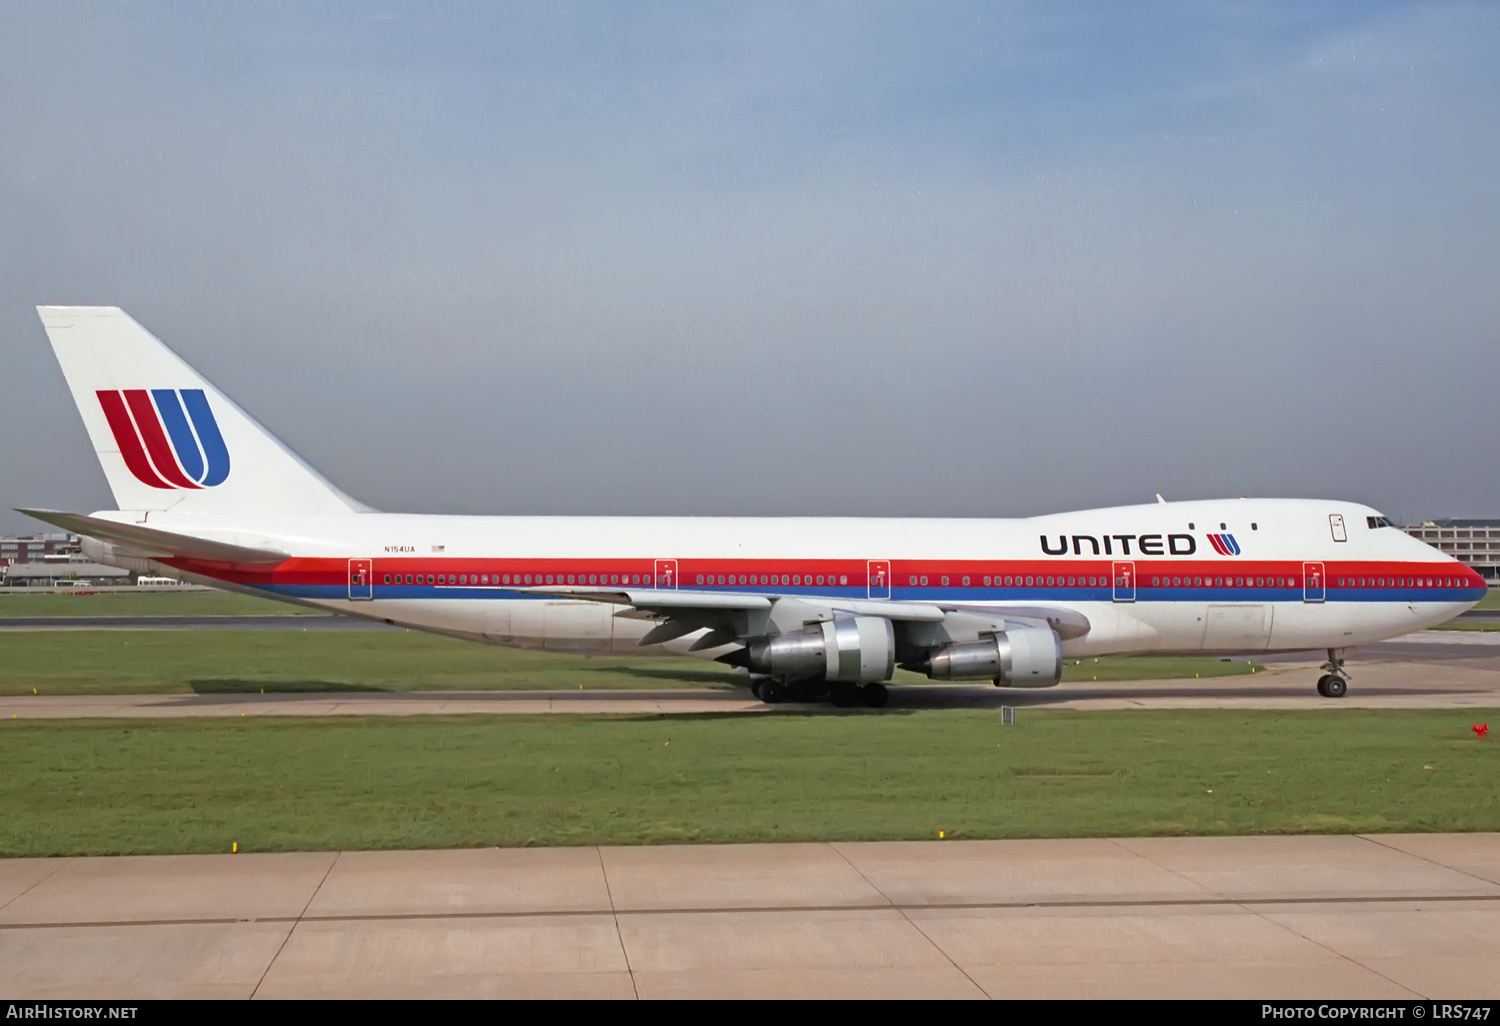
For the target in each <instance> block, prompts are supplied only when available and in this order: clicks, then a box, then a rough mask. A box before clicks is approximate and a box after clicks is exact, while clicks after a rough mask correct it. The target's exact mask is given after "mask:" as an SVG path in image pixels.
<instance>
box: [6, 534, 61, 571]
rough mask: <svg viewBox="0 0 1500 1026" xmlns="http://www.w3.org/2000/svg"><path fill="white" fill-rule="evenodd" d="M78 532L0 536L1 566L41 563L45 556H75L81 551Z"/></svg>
mask: <svg viewBox="0 0 1500 1026" xmlns="http://www.w3.org/2000/svg"><path fill="white" fill-rule="evenodd" d="M79 551H80V549H79V546H78V535H76V534H21V535H10V536H7V537H3V538H0V566H10V565H11V564H12V563H33V562H36V563H39V562H41V560H42V557H43V556H73V555H77V554H78V553H79Z"/></svg>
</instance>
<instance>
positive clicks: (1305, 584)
mask: <svg viewBox="0 0 1500 1026" xmlns="http://www.w3.org/2000/svg"><path fill="white" fill-rule="evenodd" d="M1327 593H1328V583H1327V581H1326V580H1325V579H1324V577H1323V564H1322V563H1303V564H1302V601H1303V602H1322V601H1323V598H1324V596H1325V595H1327Z"/></svg>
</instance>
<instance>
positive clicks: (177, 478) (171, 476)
mask: <svg viewBox="0 0 1500 1026" xmlns="http://www.w3.org/2000/svg"><path fill="white" fill-rule="evenodd" d="M125 401H126V402H127V403H129V404H130V412H131V413H133V414H135V424H136V427H138V428H140V431H141V438H142V440H144V441H145V443H146V451H147V452H148V453H150V454H151V462H152V463H154V464H156V472H157V473H158V474H160V475H161V476H162V477H164V478H166V479H167V480H168V481H170V482H171V483H172V484H174V485H176V486H177V487H178V488H197V487H198V485H197V483H196V482H194V481H192V480H190V479H189V478H188V476H187V475H186V474H184V473H183V472H182V468H181V467H179V466H178V465H177V457H176V456H175V455H173V453H172V444H171V443H170V442H168V441H167V433H166V432H165V431H163V430H162V427H161V418H160V417H158V416H157V414H156V407H155V405H153V404H152V402H151V395H150V394H149V393H148V392H147V391H146V390H145V389H144V388H127V389H126V390H125Z"/></svg>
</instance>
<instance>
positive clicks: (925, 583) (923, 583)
mask: <svg viewBox="0 0 1500 1026" xmlns="http://www.w3.org/2000/svg"><path fill="white" fill-rule="evenodd" d="M922 587H924V588H925V587H927V575H926V574H923V575H922Z"/></svg>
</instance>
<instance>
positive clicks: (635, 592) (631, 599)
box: [514, 586, 1089, 650]
mask: <svg viewBox="0 0 1500 1026" xmlns="http://www.w3.org/2000/svg"><path fill="white" fill-rule="evenodd" d="M514 590H516V591H524V592H527V593H530V594H539V595H547V596H552V597H556V598H568V599H579V600H583V601H589V602H605V603H609V604H611V605H617V606H626V607H628V608H627V609H625V610H622V611H621V612H618V613H616V614H615V615H616V616H620V617H625V618H630V619H643V620H658V621H660V622H659V623H658V624H657V625H656V626H655V627H653V628H652V629H651V630H650V631H648V632H647V633H646V636H645V637H643V638H642V639H641V640H640V642H639V643H640V644H641V645H659V644H661V643H663V642H667V641H671V640H673V639H674V638H680V637H684V636H686V635H688V634H692V633H693V632H695V631H698V630H702V629H704V628H707V629H708V630H709V633H708V634H706V635H704V636H703V637H702V638H699V639H698V640H697V641H696V642H694V644H693V649H694V650H698V649H704V648H714V647H717V646H720V645H728V644H732V643H734V642H737V641H742V640H744V639H745V638H751V637H755V636H758V635H763V634H765V633H766V630H767V624H768V623H769V622H770V620H771V618H772V614H773V611H775V610H776V609H777V607H778V606H782V605H783V604H784V605H785V608H786V609H787V611H788V612H790V613H791V619H793V620H814V619H827V618H829V617H831V616H833V615H835V614H838V613H848V614H851V615H854V616H878V617H881V618H884V619H887V620H891V621H894V622H895V623H897V624H909V625H912V626H915V625H917V624H941V623H944V622H945V621H947V622H954V621H966V622H969V623H970V624H971V625H973V622H974V621H975V620H976V619H983V620H987V621H992V622H999V624H1000V627H1001V628H1002V629H1003V623H1004V621H1013V622H1017V623H1022V624H1025V625H1027V626H1035V627H1048V628H1050V629H1052V630H1054V631H1056V632H1057V634H1058V636H1059V637H1061V638H1064V639H1066V638H1075V637H1080V636H1082V635H1084V634H1087V633H1088V631H1089V621H1088V618H1087V617H1085V616H1084V615H1083V614H1082V613H1080V612H1078V611H1077V610H1075V609H1071V608H1068V607H1064V606H1036V605H1026V606H1015V607H992V606H987V607H969V606H959V605H954V604H951V603H938V602H893V601H890V600H888V599H845V598H833V597H826V596H803V595H762V594H755V593H749V592H721V591H677V590H660V589H635V588H600V587H588V586H582V587H574V586H568V587H549V588H517V589H514ZM950 618H951V619H950Z"/></svg>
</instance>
